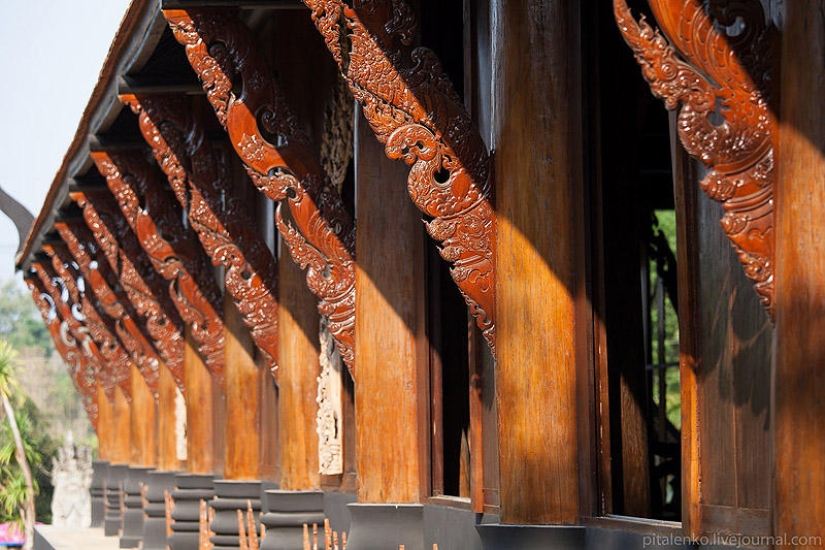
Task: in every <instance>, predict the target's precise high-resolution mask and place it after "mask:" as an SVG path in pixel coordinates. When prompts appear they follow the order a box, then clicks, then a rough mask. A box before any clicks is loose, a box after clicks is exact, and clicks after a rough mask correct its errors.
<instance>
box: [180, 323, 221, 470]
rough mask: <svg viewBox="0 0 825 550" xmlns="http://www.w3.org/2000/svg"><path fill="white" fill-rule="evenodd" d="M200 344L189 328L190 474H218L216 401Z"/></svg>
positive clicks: (187, 423)
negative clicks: (198, 350) (216, 469)
mask: <svg viewBox="0 0 825 550" xmlns="http://www.w3.org/2000/svg"><path fill="white" fill-rule="evenodd" d="M197 345H198V344H197V342H195V341H194V339H193V338H192V336H191V328H190V327H189V326H187V327H186V358H185V361H184V371H185V379H186V396H185V397H186V445H187V471H188V472H189V473H190V474H211V473H215V472H214V470H215V467H216V461H215V448H216V445H215V443H214V441H215V439H217V438H216V437H214V434H215V433H216V432H218V430H217V429H216V427H215V425H214V417H215V414H214V409H215V408H216V404H215V402H214V395H213V394H214V392H213V388H212V385H213V381H212V376H211V375H210V374H209V371H208V370H207V368H206V365H205V364H204V362H203V359H202V358H201V356H200V355H199V354H198V352H197Z"/></svg>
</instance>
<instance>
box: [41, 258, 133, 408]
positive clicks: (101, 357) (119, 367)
mask: <svg viewBox="0 0 825 550" xmlns="http://www.w3.org/2000/svg"><path fill="white" fill-rule="evenodd" d="M43 250H44V251H45V252H46V253H47V254H48V255H49V256H50V257H51V260H52V269H53V270H54V272H53V273H52V274H50V277H51V281H60V283H61V284H62V285H63V286H64V288H65V289H66V291H67V293H68V297H69V299H70V300H71V301H72V303H73V304H74V307H72V310H73V311H76V312H77V314H78V315H79V316H80V317H82V327H79V328H78V329H77V331H75V332H73V333H74V336H75V338H77V337H78V336H79V335H80V332H82V331H84V330H85V331H88V334H89V335H90V336H91V338H92V340H93V341H94V343H95V346H94V348H90V349H92V351H96V352H97V355H96V359H97V360H98V364H99V365H100V366H101V369H100V371H99V373H98V381H99V382H100V385H101V386H102V387H103V390H104V391H105V392H106V397H107V398H108V399H109V401H111V402H112V403H114V399H115V393H114V391H115V387H116V386H119V387H120V388H121V389H122V390H123V393H124V395H125V396H126V398H127V399H131V397H132V362H131V361H130V359H129V356H128V355H127V354H126V352H125V351H124V350H123V347H122V346H121V344H120V342H119V341H118V340H117V338H116V337H115V335H114V334H113V332H112V330H111V329H110V327H109V326H108V325H107V324H106V323H105V322H104V320H103V318H102V317H101V316H100V313H99V312H98V310H97V307H96V306H95V305H94V303H93V298H92V297H90V296H87V295H86V292H85V290H86V285H87V283H86V282H85V281H84V282H83V287H84V292H81V291H80V288H79V287H78V284H77V281H78V280H83V279H82V277H81V276H80V274H79V273H78V272H77V269H76V266H75V265H73V264H74V259H73V258H72V257H71V254H70V253H69V251H68V250H67V249H66V248H65V247H64V246H60V245H57V246H52V245H44V246H43ZM41 281H43V283H44V286H45V287H46V289H47V290H48V291H49V294H50V295H51V296H52V297H53V298H54V299H55V302H57V301H59V300H61V292H60V291H59V290H58V289H57V288H54V291H55V292H56V296H55V294H53V293H52V292H53V290H52V288H50V287H49V283H48V282H47V281H46V279H44V278H42V277H41ZM64 319H66V320H68V319H69V318H68V317H64Z"/></svg>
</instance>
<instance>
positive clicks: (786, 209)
mask: <svg viewBox="0 0 825 550" xmlns="http://www.w3.org/2000/svg"><path fill="white" fill-rule="evenodd" d="M784 9H785V10H786V13H785V18H784V19H785V28H784V29H782V78H781V83H782V95H781V107H780V113H779V119H780V137H779V148H778V158H777V161H778V162H777V166H778V171H779V174H778V175H779V177H778V181H777V185H776V188H775V192H776V246H777V251H776V347H775V356H774V360H775V396H774V406H775V412H774V419H775V420H774V428H775V444H774V445H775V446H774V457H775V490H774V494H775V508H774V534H776V535H778V536H782V537H786V538H787V537H792V536H803V537H805V536H814V535H819V536H821V535H823V534H824V533H823V519H822V518H823V517H825V500H823V498H822V495H823V493H825V462H823V460H822V457H823V456H825V399H823V397H822V396H823V395H825V371H824V370H823V369H824V368H825V345H823V340H822V335H823V334H824V333H825V241H823V239H822V225H823V220H825V158H824V157H823V151H825V109H823V102H822V98H823V97H825V14H823V12H822V9H821V4H820V3H819V2H814V1H812V0H800V1H799V2H788V3H786V4H785V7H784ZM788 542H789V544H790V540H789V539H788Z"/></svg>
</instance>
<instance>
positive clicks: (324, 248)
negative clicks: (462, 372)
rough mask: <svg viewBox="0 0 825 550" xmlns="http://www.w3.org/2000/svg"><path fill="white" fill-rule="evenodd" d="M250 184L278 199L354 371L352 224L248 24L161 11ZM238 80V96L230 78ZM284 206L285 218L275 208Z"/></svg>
mask: <svg viewBox="0 0 825 550" xmlns="http://www.w3.org/2000/svg"><path fill="white" fill-rule="evenodd" d="M164 15H165V16H166V18H167V20H168V21H169V24H170V26H171V28H172V30H173V31H174V33H175V37H176V38H177V40H178V42H180V43H181V44H183V45H184V46H186V53H187V56H188V57H189V62H190V64H191V65H192V67H193V68H194V69H195V72H196V73H197V74H198V76H199V78H200V79H201V81H202V84H203V88H204V90H205V91H206V96H207V98H208V99H209V102H210V103H211V104H212V106H213V108H214V109H215V113H216V114H217V117H218V120H220V122H221V124H223V125H224V127H225V128H226V130H227V132H228V134H229V138H230V141H231V142H232V146H233V147H234V148H235V151H236V152H237V153H238V155H239V156H240V158H241V160H243V162H244V164H245V166H246V168H247V172H248V173H249V175H250V177H251V179H252V181H253V183H254V184H255V186H256V187H257V188H258V189H260V190H261V191H262V192H263V193H264V194H265V195H266V196H267V197H269V198H270V199H272V200H275V201H279V202H281V204H279V206H278V210H277V212H276V224H277V226H278V229H279V231H280V232H281V235H282V236H283V239H284V242H286V244H287V246H288V247H289V250H290V253H291V255H292V258H293V260H295V262H296V263H298V265H300V266H301V268H302V269H306V277H307V286H308V287H309V289H310V290H311V291H312V293H313V294H315V295H316V296H317V297H318V298H319V300H320V301H319V304H318V310H319V311H320V312H321V314H322V315H325V316H326V317H327V318H328V319H329V329H330V332H331V333H332V335H333V338H334V339H335V342H336V345H337V346H338V349H339V351H340V352H341V357H342V358H343V360H344V362H345V363H346V364H347V367H349V369H350V373H352V374H353V376H354V375H355V373H354V359H355V351H354V345H355V339H354V329H355V319H354V315H355V266H354V257H355V225H354V224H353V222H352V218H351V216H350V215H349V213H348V212H347V211H346V208H345V206H344V204H343V202H342V201H341V198H340V196H339V195H338V192H337V190H336V189H335V188H334V187H333V186H332V185H331V184H330V182H329V179H328V178H327V177H326V175H325V174H324V171H323V169H322V168H321V166H320V164H319V162H318V160H317V159H316V158H315V157H314V155H313V154H312V153H311V152H310V149H309V148H308V147H307V144H308V138H307V137H306V136H305V135H304V134H303V133H302V132H301V131H300V130H299V128H298V124H297V122H296V120H295V117H294V116H293V115H292V113H291V112H290V109H289V107H288V105H286V102H285V101H284V99H283V97H282V95H281V93H280V91H279V89H278V85H277V82H276V80H275V78H274V77H273V76H272V74H271V71H269V69H268V68H267V66H266V64H265V63H264V61H263V59H262V58H261V56H260V54H259V53H258V50H257V49H256V47H255V44H254V40H253V37H252V35H251V33H250V31H249V29H248V28H246V26H245V25H244V24H243V23H242V22H241V21H240V20H239V19H238V18H237V15H236V13H235V12H234V11H232V10H208V9H204V10H167V11H164ZM237 79H241V80H242V81H243V86H242V88H243V93H242V95H241V96H240V97H238V96H236V95H235V93H234V92H233V86H232V83H233V81H236V80H237ZM284 204H286V205H287V206H288V208H289V216H288V218H289V219H287V216H285V214H284V212H283V211H282V208H283V206H284Z"/></svg>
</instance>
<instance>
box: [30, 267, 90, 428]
mask: <svg viewBox="0 0 825 550" xmlns="http://www.w3.org/2000/svg"><path fill="white" fill-rule="evenodd" d="M25 281H26V286H28V287H29V290H30V291H31V293H32V298H33V299H34V303H35V305H36V306H37V309H38V310H39V311H40V315H41V317H43V322H44V323H45V324H46V328H47V329H48V330H49V334H50V335H51V337H52V341H53V342H54V347H55V349H56V350H57V352H58V353H59V354H60V356H61V357H62V358H63V361H64V362H65V363H66V366H67V367H68V369H69V377H70V378H71V379H72V383H73V384H74V387H75V390H77V393H78V394H79V395H80V399H81V401H82V402H83V408H85V409H86V414H87V415H88V416H89V421H90V422H91V423H92V426H93V427H94V429H95V431H97V415H98V408H97V407H98V405H97V387H98V386H97V373H96V370H97V367H96V366H95V365H94V364H93V363H92V362H91V361H90V357H89V356H88V355H87V354H86V352H85V351H84V350H83V348H82V347H81V344H80V342H78V340H76V339H75V338H74V337H73V336H72V335H71V331H70V329H69V324H68V322H67V321H65V320H61V318H60V316H59V314H58V311H57V306H56V304H54V303H53V302H52V300H53V299H52V298H51V296H49V294H48V293H47V292H46V289H45V288H43V284H42V283H41V282H40V280H39V279H38V277H37V275H35V274H33V273H29V274H28V275H27V276H26V277H25Z"/></svg>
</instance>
